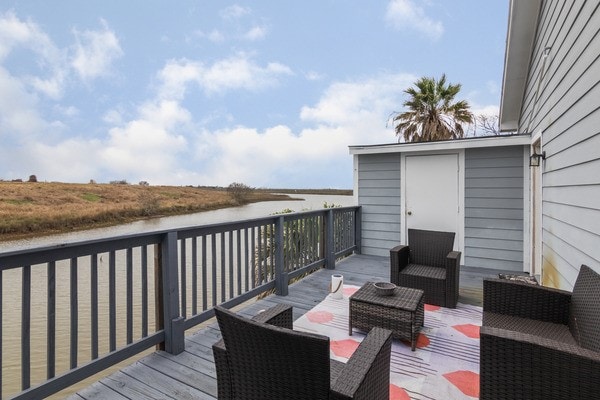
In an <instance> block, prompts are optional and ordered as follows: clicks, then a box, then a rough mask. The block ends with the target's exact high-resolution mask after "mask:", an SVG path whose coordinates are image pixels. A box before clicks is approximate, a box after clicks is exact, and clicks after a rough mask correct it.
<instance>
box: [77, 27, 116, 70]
mask: <svg viewBox="0 0 600 400" xmlns="http://www.w3.org/2000/svg"><path fill="white" fill-rule="evenodd" d="M101 23H102V30H97V31H92V30H86V31H83V32H79V31H78V30H76V29H74V30H73V34H74V35H75V39H76V44H75V46H74V53H75V54H74V55H73V58H72V60H71V65H72V67H73V69H75V71H76V72H77V73H78V74H79V76H80V77H81V78H82V79H83V80H90V79H94V78H98V77H105V76H108V75H110V73H111V64H112V62H113V61H114V60H116V59H117V58H119V57H121V56H122V55H123V50H121V46H120V44H119V39H118V38H117V36H116V34H115V33H114V32H113V31H111V30H110V29H109V28H108V25H107V23H106V21H104V20H101Z"/></svg>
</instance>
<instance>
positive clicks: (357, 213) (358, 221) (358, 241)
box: [354, 206, 362, 254]
mask: <svg viewBox="0 0 600 400" xmlns="http://www.w3.org/2000/svg"><path fill="white" fill-rule="evenodd" d="M354 245H355V246H356V249H355V250H354V252H355V253H356V254H361V251H362V250H361V246H362V208H361V207H360V206H359V207H357V208H355V209H354Z"/></svg>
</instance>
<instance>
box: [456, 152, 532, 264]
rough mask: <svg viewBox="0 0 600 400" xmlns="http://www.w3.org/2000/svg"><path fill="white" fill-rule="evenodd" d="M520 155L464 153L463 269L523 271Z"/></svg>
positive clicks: (521, 166) (517, 153) (516, 153)
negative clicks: (479, 268)
mask: <svg viewBox="0 0 600 400" xmlns="http://www.w3.org/2000/svg"><path fill="white" fill-rule="evenodd" d="M523 151H524V150H523V147H521V146H511V147H487V148H471V149H466V150H465V237H464V246H465V252H464V256H463V257H464V258H463V262H464V265H466V266H469V267H482V268H493V269H502V270H509V271H519V272H522V271H523V239H524V234H523V201H524V200H523V195H524V193H523Z"/></svg>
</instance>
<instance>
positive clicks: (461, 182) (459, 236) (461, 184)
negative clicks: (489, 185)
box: [400, 149, 465, 263]
mask: <svg viewBox="0 0 600 400" xmlns="http://www.w3.org/2000/svg"><path fill="white" fill-rule="evenodd" d="M443 154H452V155H458V229H457V232H456V244H457V248H458V251H460V252H461V253H462V257H461V259H462V260H461V263H464V257H465V248H464V237H465V211H464V210H465V150H464V149H456V150H450V151H431V152H403V153H401V154H400V243H408V238H407V237H406V236H407V235H406V201H405V199H406V157H407V156H418V155H422V156H431V155H443Z"/></svg>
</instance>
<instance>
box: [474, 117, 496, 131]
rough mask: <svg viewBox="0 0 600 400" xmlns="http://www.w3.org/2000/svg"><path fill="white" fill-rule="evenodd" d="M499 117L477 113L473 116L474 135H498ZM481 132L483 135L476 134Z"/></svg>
mask: <svg viewBox="0 0 600 400" xmlns="http://www.w3.org/2000/svg"><path fill="white" fill-rule="evenodd" d="M499 121H500V118H499V117H498V115H486V114H479V115H477V116H476V117H475V135H476V136H492V135H494V136H497V135H500V125H499ZM479 132H483V135H478V133H479Z"/></svg>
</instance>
